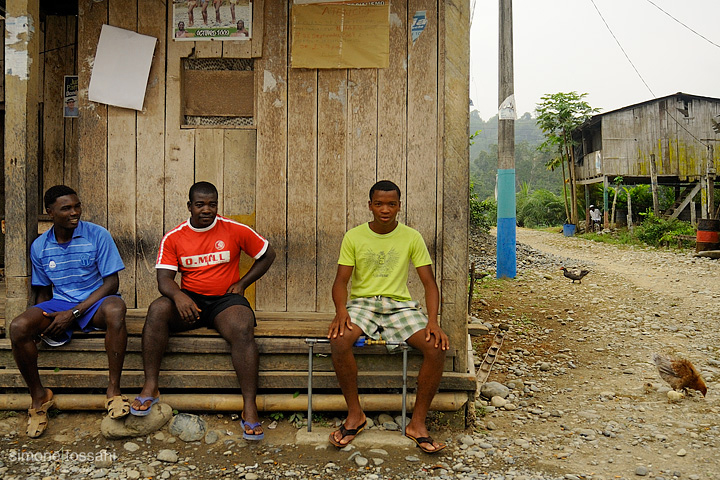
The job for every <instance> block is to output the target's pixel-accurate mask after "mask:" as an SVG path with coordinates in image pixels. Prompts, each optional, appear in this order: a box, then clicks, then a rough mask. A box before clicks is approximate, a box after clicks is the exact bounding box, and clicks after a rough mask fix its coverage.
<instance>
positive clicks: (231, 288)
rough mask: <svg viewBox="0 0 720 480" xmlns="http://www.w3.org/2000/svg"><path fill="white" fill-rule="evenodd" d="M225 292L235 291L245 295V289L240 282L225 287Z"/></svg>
mask: <svg viewBox="0 0 720 480" xmlns="http://www.w3.org/2000/svg"><path fill="white" fill-rule="evenodd" d="M225 293H237V294H238V295H245V289H244V288H243V287H242V286H241V285H240V282H236V283H233V284H232V285H230V286H229V287H228V289H227V292H225Z"/></svg>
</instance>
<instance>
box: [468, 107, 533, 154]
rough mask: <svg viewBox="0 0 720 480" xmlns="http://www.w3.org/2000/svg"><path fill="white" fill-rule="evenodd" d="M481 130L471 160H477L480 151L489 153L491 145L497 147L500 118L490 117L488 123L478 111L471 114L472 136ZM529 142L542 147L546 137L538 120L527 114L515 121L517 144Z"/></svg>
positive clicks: (472, 147)
mask: <svg viewBox="0 0 720 480" xmlns="http://www.w3.org/2000/svg"><path fill="white" fill-rule="evenodd" d="M478 130H480V133H479V134H478V135H477V137H475V139H474V141H475V144H474V145H471V146H470V158H475V157H476V156H477V154H478V153H479V152H480V151H483V150H484V151H486V152H487V151H489V149H490V145H497V138H498V117H497V115H495V116H493V117H490V119H488V120H487V121H485V120H483V119H482V118H480V114H479V113H478V111H477V110H473V111H472V112H470V134H473V133H475V132H477V131H478ZM523 141H525V142H528V143H529V144H531V145H540V144H541V143H542V142H543V141H545V137H544V136H543V134H542V132H541V131H540V129H539V128H538V126H537V123H536V120H535V119H534V118H533V117H532V115H531V114H530V113H529V112H527V113H525V114H524V115H523V116H522V117H520V118H518V119H517V120H515V143H520V142H523Z"/></svg>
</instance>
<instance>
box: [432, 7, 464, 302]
mask: <svg viewBox="0 0 720 480" xmlns="http://www.w3.org/2000/svg"><path fill="white" fill-rule="evenodd" d="M445 8H446V5H445V2H438V32H437V36H438V61H437V65H438V77H437V78H438V87H437V92H438V93H437V95H438V102H437V104H438V115H437V138H438V141H437V150H436V151H437V156H436V159H437V160H436V168H437V172H436V173H437V179H436V182H437V183H436V185H437V211H436V218H435V278H436V280H437V283H438V287H439V289H440V298H442V294H443V291H442V282H441V281H440V279H441V278H442V268H443V255H442V252H443V225H444V219H445V212H444V204H443V200H444V194H445V189H444V187H445V176H444V173H445V170H444V169H445V153H444V149H445V145H444V142H443V139H444V138H445V85H446V83H445V60H446V58H445V55H446V51H445V34H446V30H445V29H446V27H447V23H446V21H447V19H446V17H445ZM469 91H470V90H469V86H468V92H469ZM468 98H470V95H469V94H468ZM468 111H469V107H468ZM467 121H468V132H469V128H470V127H469V121H470V115H469V113H468V115H467ZM468 148H469V146H468ZM468 168H469V164H468ZM461 188H462V187H460V188H458V190H460V189H461ZM467 190H468V191H469V190H470V172H469V171H468V180H467ZM468 208H469V204H468ZM440 314H441V315H442V302H440Z"/></svg>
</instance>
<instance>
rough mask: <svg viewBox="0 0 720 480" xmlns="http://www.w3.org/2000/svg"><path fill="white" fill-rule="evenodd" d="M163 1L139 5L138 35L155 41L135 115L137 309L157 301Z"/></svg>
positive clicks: (161, 215)
mask: <svg viewBox="0 0 720 480" xmlns="http://www.w3.org/2000/svg"><path fill="white" fill-rule="evenodd" d="M165 3H166V2H165V1H164V0H146V1H144V2H142V10H143V14H142V15H139V16H138V24H137V31H138V33H141V34H143V35H150V36H152V37H155V38H157V39H158V43H157V46H156V47H155V58H154V61H153V62H152V65H151V67H150V77H149V79H148V85H147V92H146V94H145V102H144V104H143V110H142V111H141V112H138V113H137V137H136V142H137V160H136V166H135V171H136V173H137V185H136V191H137V194H138V195H137V213H136V217H135V235H136V238H135V249H136V250H135V251H136V254H135V259H134V260H135V285H134V287H135V295H136V302H135V305H136V306H143V307H145V306H147V305H149V304H150V302H152V300H153V299H155V297H157V295H158V294H157V286H156V285H157V284H156V281H155V257H156V255H157V250H158V247H159V244H160V239H161V238H162V235H163V232H164V230H163V218H164V212H165V208H164V207H165V205H164V202H163V197H164V194H163V186H164V185H163V184H164V179H165V175H164V170H165V168H164V167H165V160H164V157H165V145H164V139H165V84H166V80H165V55H166V46H167V38H166V36H165V25H164V22H162V21H157V19H159V18H164V16H165Z"/></svg>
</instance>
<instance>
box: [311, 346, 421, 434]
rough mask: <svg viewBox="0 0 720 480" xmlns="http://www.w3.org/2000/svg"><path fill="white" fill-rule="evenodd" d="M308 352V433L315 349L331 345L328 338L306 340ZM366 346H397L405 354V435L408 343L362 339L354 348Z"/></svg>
mask: <svg viewBox="0 0 720 480" xmlns="http://www.w3.org/2000/svg"><path fill="white" fill-rule="evenodd" d="M305 343H307V345H308V347H309V350H308V416H307V418H308V422H307V431H308V432H312V376H313V348H314V347H315V344H316V343H330V340H329V339H327V338H306V339H305ZM366 345H391V346H392V345H396V346H399V347H400V349H401V350H402V352H403V370H402V379H403V386H402V425H401V428H402V433H403V435H405V425H407V363H408V350H409V349H410V347H409V346H408V344H407V343H406V342H387V341H385V340H373V339H371V338H366V337H360V338H358V339H357V341H355V343H354V344H353V346H354V347H364V346H366Z"/></svg>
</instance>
